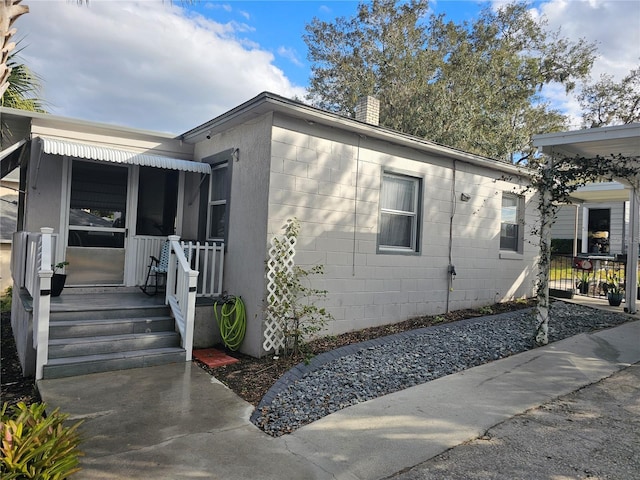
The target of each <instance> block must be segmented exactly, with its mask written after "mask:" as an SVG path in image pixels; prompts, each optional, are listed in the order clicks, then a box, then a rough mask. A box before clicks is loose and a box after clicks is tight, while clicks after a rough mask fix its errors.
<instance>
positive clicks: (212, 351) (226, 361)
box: [193, 348, 240, 368]
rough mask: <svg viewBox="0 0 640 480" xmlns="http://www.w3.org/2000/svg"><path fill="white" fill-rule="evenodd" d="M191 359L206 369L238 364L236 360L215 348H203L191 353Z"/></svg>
mask: <svg viewBox="0 0 640 480" xmlns="http://www.w3.org/2000/svg"><path fill="white" fill-rule="evenodd" d="M193 358H194V359H196V360H198V361H199V362H202V363H204V364H205V365H206V366H207V367H210V368H215V367H223V366H225V365H231V364H232V363H236V362H239V361H240V360H238V359H237V358H233V357H230V356H229V355H227V354H226V353H224V352H223V351H221V350H218V349H217V348H204V349H200V350H194V351H193Z"/></svg>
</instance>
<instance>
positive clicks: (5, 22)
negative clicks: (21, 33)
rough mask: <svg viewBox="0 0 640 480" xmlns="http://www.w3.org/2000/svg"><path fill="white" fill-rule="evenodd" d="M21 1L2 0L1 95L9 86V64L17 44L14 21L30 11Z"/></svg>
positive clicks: (0, 32) (0, 24) (0, 37)
mask: <svg viewBox="0 0 640 480" xmlns="http://www.w3.org/2000/svg"><path fill="white" fill-rule="evenodd" d="M21 2H22V0H0V43H1V51H0V97H2V96H3V95H4V92H5V90H6V89H7V88H8V87H9V76H10V75H11V67H10V66H9V64H8V61H9V55H10V54H11V51H12V50H13V49H14V48H15V46H16V44H15V43H14V42H12V41H11V37H13V35H14V34H15V33H16V29H15V28H12V26H13V22H15V21H16V20H17V18H18V17H19V16H20V15H23V14H25V13H27V12H29V7H27V6H26V5H20V3H21Z"/></svg>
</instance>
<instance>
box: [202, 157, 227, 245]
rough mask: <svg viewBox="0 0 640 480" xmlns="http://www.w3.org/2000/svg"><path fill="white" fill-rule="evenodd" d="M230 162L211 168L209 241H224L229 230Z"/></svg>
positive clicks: (208, 208)
mask: <svg viewBox="0 0 640 480" xmlns="http://www.w3.org/2000/svg"><path fill="white" fill-rule="evenodd" d="M228 172H229V162H224V163H220V164H217V165H212V166H211V178H210V180H209V201H208V204H207V240H217V241H221V240H224V239H225V237H226V230H227V221H228V219H227V203H228V196H229V182H228V179H227V176H228Z"/></svg>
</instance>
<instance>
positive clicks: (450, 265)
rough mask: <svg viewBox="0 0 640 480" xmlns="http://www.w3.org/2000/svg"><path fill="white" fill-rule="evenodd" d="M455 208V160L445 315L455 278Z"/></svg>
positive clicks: (447, 310)
mask: <svg viewBox="0 0 640 480" xmlns="http://www.w3.org/2000/svg"><path fill="white" fill-rule="evenodd" d="M456 206H457V198H456V160H454V161H453V177H452V179H451V215H450V216H449V249H448V253H449V263H448V265H447V304H446V313H449V302H450V297H451V292H452V291H453V279H454V278H455V276H456V267H455V266H454V265H453V262H452V251H453V218H454V217H455V215H456Z"/></svg>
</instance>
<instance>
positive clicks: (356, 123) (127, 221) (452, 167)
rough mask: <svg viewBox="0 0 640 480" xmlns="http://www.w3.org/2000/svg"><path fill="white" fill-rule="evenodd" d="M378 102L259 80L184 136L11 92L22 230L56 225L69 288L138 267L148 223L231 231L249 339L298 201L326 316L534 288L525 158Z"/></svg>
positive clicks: (5, 144) (370, 317) (347, 320)
mask: <svg viewBox="0 0 640 480" xmlns="http://www.w3.org/2000/svg"><path fill="white" fill-rule="evenodd" d="M377 107H378V104H377V100H375V99H373V98H370V97H368V98H366V99H364V101H363V102H362V103H361V104H360V105H359V107H358V115H357V117H356V118H355V119H353V118H345V117H342V116H340V115H336V114H334V113H329V112H326V111H322V110H319V109H316V108H313V107H310V106H307V105H304V104H302V103H299V102H297V101H292V100H289V99H286V98H283V97H281V96H278V95H274V94H271V93H266V92H265V93H262V94H260V95H258V96H256V97H255V98H252V99H251V100H249V101H247V102H246V103H244V104H242V105H239V106H238V107H236V108H234V109H232V110H230V111H228V112H226V113H224V114H222V115H220V116H218V117H216V118H214V119H213V120H210V121H208V122H206V123H204V124H202V125H199V126H197V127H195V128H193V129H191V130H189V131H187V132H185V133H183V134H182V135H179V136H169V135H162V134H158V133H153V132H145V131H139V130H134V129H129V128H122V127H116V126H112V125H102V124H96V123H91V122H85V121H79V120H71V119H65V118H59V117H54V116H49V115H41V114H35V113H29V112H22V111H17V110H11V109H6V108H4V109H0V113H1V114H2V115H3V121H5V122H7V123H8V125H9V126H10V127H11V128H10V131H11V133H12V137H11V138H3V139H2V145H1V149H2V151H3V152H6V151H7V149H9V148H12V146H15V145H17V144H18V143H19V142H23V141H24V142H25V143H24V148H22V147H21V148H17V147H15V149H14V150H13V151H12V152H11V153H9V154H2V155H3V157H4V158H2V162H3V163H9V164H10V165H6V169H9V167H11V166H13V165H16V166H17V165H18V164H19V165H20V166H21V167H22V168H21V170H20V171H21V176H22V178H21V186H22V187H21V188H22V190H24V191H25V192H26V194H25V195H21V199H20V208H19V214H18V230H20V231H30V232H37V231H39V229H40V228H42V227H52V228H53V234H54V237H57V238H56V240H55V242H54V243H55V247H54V256H55V261H56V262H57V261H60V260H66V261H69V262H70V264H69V266H68V267H67V273H68V279H67V286H68V287H66V288H65V291H67V290H69V291H72V290H73V289H74V288H76V289H78V290H79V291H81V289H83V288H85V289H86V288H87V287H91V286H94V287H95V286H100V287H101V288H105V287H110V288H126V287H135V286H136V285H140V284H141V282H143V281H144V276H145V273H146V261H147V258H148V253H149V250H148V248H146V247H144V245H146V244H148V243H149V239H160V240H164V239H165V238H166V237H167V235H170V234H174V233H175V234H177V235H180V236H181V237H182V238H183V239H191V240H200V241H216V242H223V243H224V276H223V280H222V285H223V287H222V289H223V290H224V292H226V293H228V294H231V295H235V296H241V297H242V299H243V301H244V303H245V306H246V319H247V330H246V336H245V339H244V341H243V343H242V345H241V347H240V350H241V351H242V352H244V353H246V354H249V355H252V356H256V357H259V356H263V355H264V354H265V353H266V352H265V350H264V348H263V334H264V324H263V317H264V308H265V296H266V291H265V282H266V279H265V260H266V258H267V251H268V248H269V244H270V240H271V239H272V237H273V236H275V235H280V234H281V233H282V232H283V226H284V224H285V222H286V221H287V220H288V219H290V218H293V217H296V218H297V219H298V220H299V221H300V224H301V234H300V237H299V239H298V243H297V245H296V252H297V253H296V257H295V260H296V263H297V264H299V265H302V266H311V265H315V264H322V265H324V269H325V273H324V275H323V276H321V277H315V278H314V279H313V282H314V286H315V287H317V288H321V289H325V290H327V292H328V294H327V297H326V300H325V301H324V302H323V305H322V306H324V307H326V308H327V310H328V311H329V312H330V313H331V314H332V315H333V318H334V320H333V321H332V322H330V324H329V325H328V330H327V332H326V333H330V334H339V333H343V332H347V331H351V330H355V329H360V328H364V327H371V326H377V325H383V324H389V323H393V322H398V321H402V320H404V319H407V318H408V317H412V316H417V315H434V314H440V313H443V312H447V311H450V310H457V309H463V308H471V307H479V306H483V305H487V304H492V303H494V302H500V301H506V300H512V299H515V298H520V297H528V296H532V295H533V291H534V283H535V279H536V272H537V267H536V258H537V255H538V247H537V244H536V242H535V239H533V238H532V236H531V233H530V230H531V227H532V226H533V225H534V224H535V222H536V219H537V217H538V215H537V210H536V202H535V201H533V193H531V192H528V193H526V194H524V193H523V188H524V187H525V185H526V184H527V178H526V176H525V175H523V173H522V172H521V171H520V170H519V169H518V168H517V167H515V166H513V165H510V164H506V163H502V162H499V161H496V160H492V159H489V158H484V157H481V156H478V155H473V154H470V153H467V152H464V151H460V150H456V149H453V148H450V147H446V146H443V145H438V144H435V143H432V142H429V141H425V140H423V139H420V138H416V137H412V136H409V135H405V134H402V133H399V132H396V131H392V130H389V129H386V128H382V127H380V126H378V124H377ZM92 218H93V220H92ZM145 242H146V243H145ZM152 244H153V246H154V248H158V246H159V245H160V243H158V242H157V241H156V242H155V243H152ZM154 253H155V252H154ZM189 358H190V355H189V356H188V359H189ZM43 361H45V362H46V359H45V360H43ZM45 364H46V363H45Z"/></svg>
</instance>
